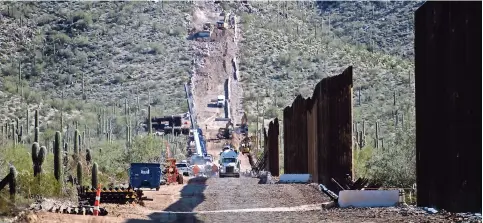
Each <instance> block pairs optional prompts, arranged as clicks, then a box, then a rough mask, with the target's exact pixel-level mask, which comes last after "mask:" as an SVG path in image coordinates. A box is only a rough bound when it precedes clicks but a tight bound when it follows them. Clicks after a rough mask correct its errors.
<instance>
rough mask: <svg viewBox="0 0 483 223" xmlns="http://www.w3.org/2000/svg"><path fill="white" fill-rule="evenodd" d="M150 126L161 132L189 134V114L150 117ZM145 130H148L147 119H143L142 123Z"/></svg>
mask: <svg viewBox="0 0 483 223" xmlns="http://www.w3.org/2000/svg"><path fill="white" fill-rule="evenodd" d="M151 125H152V126H151V128H152V129H153V130H154V131H156V132H160V133H163V134H175V135H179V134H183V135H189V132H190V127H191V122H190V117H189V114H187V113H186V114H182V115H169V116H164V117H152V118H151ZM142 126H143V127H144V130H145V131H149V120H148V119H145V120H144V123H143V124H142Z"/></svg>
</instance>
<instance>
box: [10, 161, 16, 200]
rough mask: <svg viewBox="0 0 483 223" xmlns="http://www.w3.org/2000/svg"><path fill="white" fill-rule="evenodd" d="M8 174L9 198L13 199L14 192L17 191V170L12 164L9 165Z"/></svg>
mask: <svg viewBox="0 0 483 223" xmlns="http://www.w3.org/2000/svg"><path fill="white" fill-rule="evenodd" d="M9 175H10V182H9V186H8V187H9V188H10V190H9V192H10V198H11V199H12V200H15V194H16V193H17V170H16V169H15V167H14V166H10V170H9Z"/></svg>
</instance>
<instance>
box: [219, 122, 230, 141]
mask: <svg viewBox="0 0 483 223" xmlns="http://www.w3.org/2000/svg"><path fill="white" fill-rule="evenodd" d="M216 136H217V137H218V139H232V138H233V123H232V122H231V121H228V123H226V127H225V128H219V129H218V134H217V135H216Z"/></svg>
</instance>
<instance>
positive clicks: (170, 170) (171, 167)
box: [163, 158, 183, 185]
mask: <svg viewBox="0 0 483 223" xmlns="http://www.w3.org/2000/svg"><path fill="white" fill-rule="evenodd" d="M165 166H166V168H165V169H164V170H163V174H164V178H165V179H166V184H168V185H169V184H172V183H175V182H178V184H183V175H181V174H180V173H179V171H178V168H177V167H176V159H173V158H168V159H166V165H165Z"/></svg>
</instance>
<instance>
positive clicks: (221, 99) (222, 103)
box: [216, 95, 225, 108]
mask: <svg viewBox="0 0 483 223" xmlns="http://www.w3.org/2000/svg"><path fill="white" fill-rule="evenodd" d="M216 106H218V107H220V108H222V107H224V106H225V95H218V98H217V100H216Z"/></svg>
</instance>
